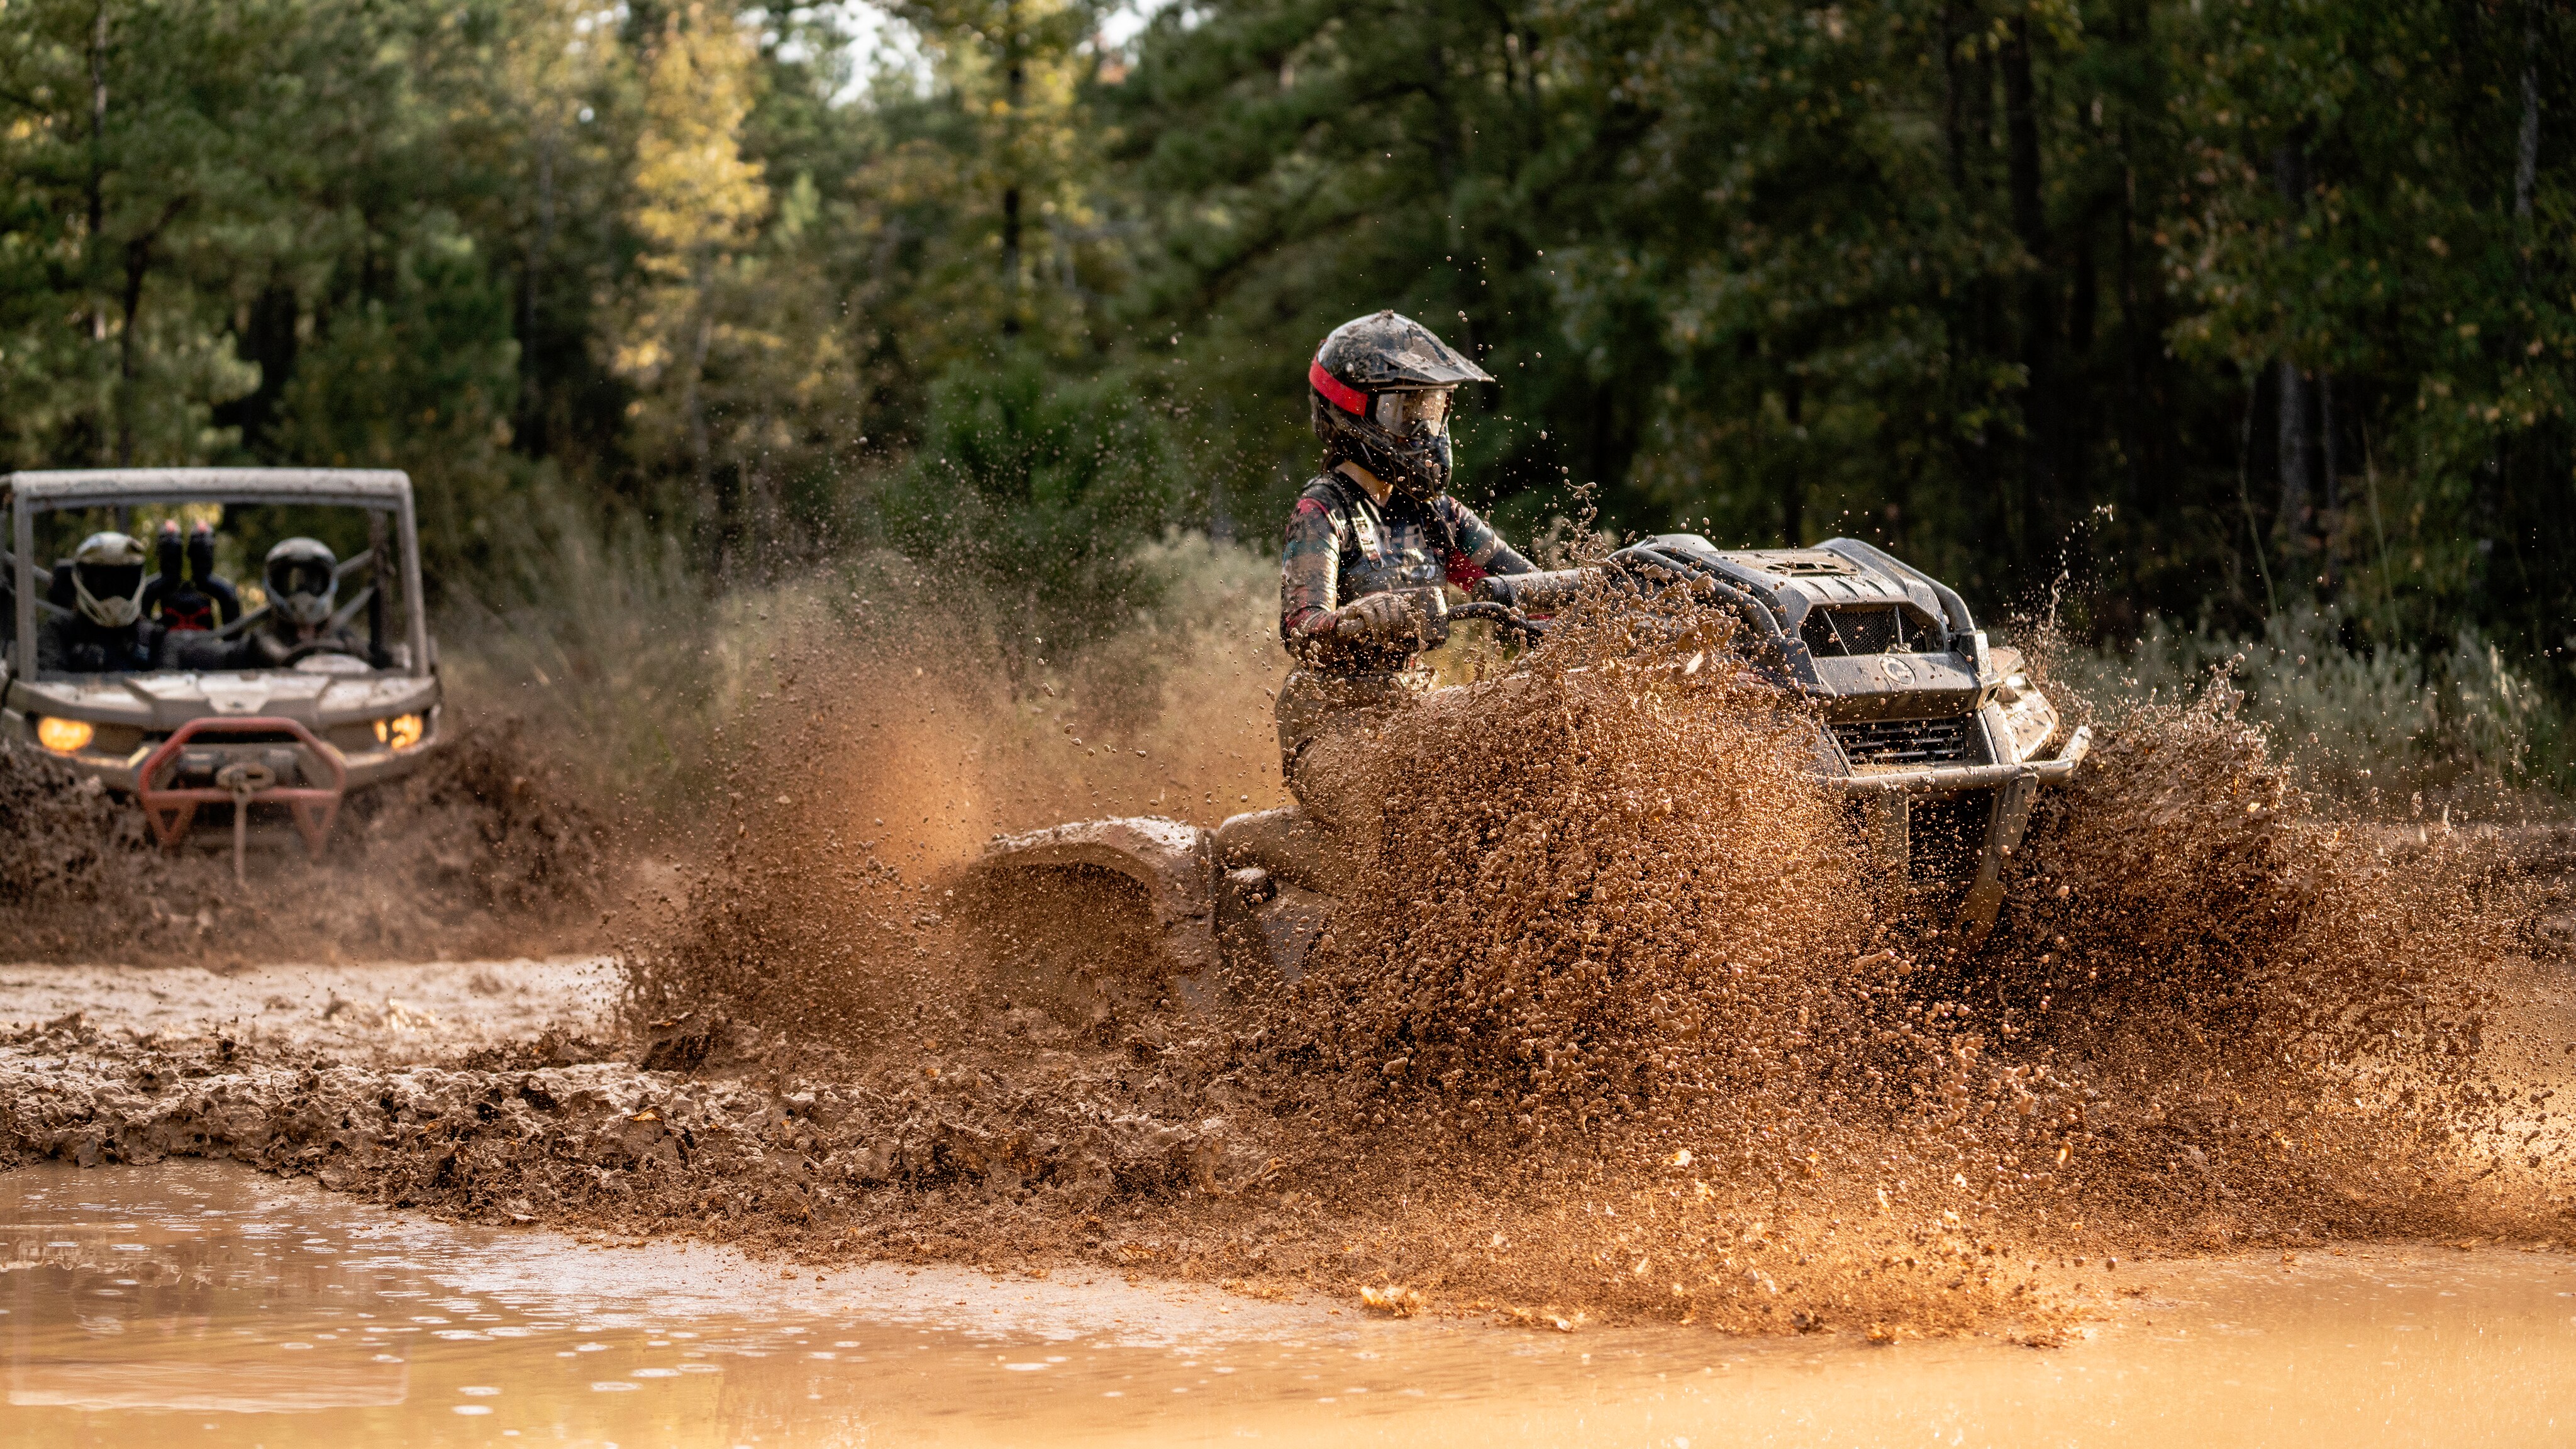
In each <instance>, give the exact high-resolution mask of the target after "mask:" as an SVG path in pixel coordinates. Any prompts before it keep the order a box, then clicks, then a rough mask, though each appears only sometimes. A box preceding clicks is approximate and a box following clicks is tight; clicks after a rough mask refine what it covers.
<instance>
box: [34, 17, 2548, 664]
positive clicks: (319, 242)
mask: <svg viewBox="0 0 2576 1449" xmlns="http://www.w3.org/2000/svg"><path fill="white" fill-rule="evenodd" d="M2571 42H2576V21H2571V19H2570V17H2569V14H2568V12H2567V11H2566V10H2565V8H2564V7H2561V6H2554V5H2548V4H2543V3H2539V0H2335V3H2329V0H2260V3H2251V0H1851V3H1839V4H1813V3H1805V0H1800V3H1789V0H1729V3H1722V4H1714V5H1711V4H1682V3H1670V0H1473V3H1470V0H1377V3H1372V4H1366V5H1354V4H1345V3H1338V0H1194V3H1187V4H1163V5H1157V4H1151V3H1145V4H1135V3H1130V4H1118V5H1112V4H1106V3H1100V0H902V3H894V4H890V5H887V6H884V7H867V6H862V5H858V4H848V5H838V6H828V5H827V6H797V7H784V6H778V7H756V6H748V5H740V4H732V3H726V0H695V3H685V0H630V3H626V4H620V5H606V4H600V3H595V0H439V3H436V4H432V3H428V0H233V3H228V4H225V5H220V6H217V5H204V4H196V3H185V0H0V171H5V175H6V177H7V187H6V191H5V195H0V463H5V464H6V465H8V466H20V467H24V466H83V465H96V464H106V463H118V462H134V463H186V462H255V461H295V462H316V463H341V462H345V463H372V464H385V465H393V466H400V467H404V468H408V469H410V470H411V471H412V473H413V475H414V476H415V477H416V478H417V479H419V480H420V483H421V486H422V491H423V496H424V499H425V516H426V517H427V519H428V521H429V523H430V526H431V535H432V540H433V543H434V546H435V550H436V552H437V555H438V557H437V563H438V565H439V567H440V569H441V571H442V575H443V577H445V578H447V579H448V580H449V586H450V587H451V588H452V589H456V590H462V591H470V590H482V591H485V592H487V593H488V592H492V591H495V590H502V591H506V589H507V588H509V587H518V586H517V585H510V584H508V583H507V581H509V580H512V579H517V580H521V581H522V582H523V583H524V581H525V580H527V579H529V578H531V577H533V576H538V575H542V572H543V570H542V569H541V568H540V569H536V570H535V571H534V573H533V574H532V571H531V565H530V563H529V560H528V559H527V558H525V557H522V556H521V555H524V554H526V553H527V552H528V551H530V550H532V549H533V550H537V551H538V552H539V553H542V552H543V551H544V550H545V549H547V548H552V547H555V546H556V545H554V544H549V543H547V542H546V540H547V539H550V538H556V537H557V536H558V535H559V534H560V531H561V530H562V529H564V528H567V527H573V526H575V523H574V522H568V521H567V520H577V521H579V526H581V527H584V528H587V529H589V530H591V533H592V535H593V537H594V538H595V539H606V538H610V537H646V536H657V537H659V538H661V539H663V540H665V545H664V547H666V548H667V549H668V550H670V553H669V556H671V557H677V558H680V559H682V560H684V561H685V567H686V569H687V571H688V572H689V573H690V574H691V575H692V576H694V577H695V578H697V579H698V580H699V581H700V585H701V586H702V587H705V588H708V589H720V588H722V587H724V586H726V585H729V584H733V583H739V582H745V581H758V580H762V579H765V578H768V577H772V576H774V575H776V574H777V573H778V572H779V571H780V570H782V569H786V568H790V567H797V566H802V565H805V564H807V563H810V562H812V561H814V560H817V559H822V558H827V557H830V556H833V555H835V554H837V553H840V552H844V551H847V550H851V549H855V548H868V547H893V548H897V549H901V550H903V551H904V552H907V553H909V554H911V555H912V556H914V557H915V558H918V559H923V560H931V561H939V562H940V563H941V564H942V565H943V566H945V567H951V568H954V569H956V570H959V571H962V572H965V573H968V574H971V575H974V576H976V577H979V578H982V579H985V580H987V581H989V582H992V583H995V584H997V585H1002V586H1004V587H1005V589H1006V591H1009V592H1012V593H1014V595H1015V596H1016V597H1020V598H1023V599H1025V601H1026V607H1025V609H1023V610H1021V611H1020V612H1019V614H1018V615H1016V616H1015V622H1012V623H1010V624H1009V625H1008V627H1009V628H1012V629H1017V630H1020V631H1023V632H1025V633H1027V634H1029V635H1030V636H1032V637H1043V636H1045V635H1047V634H1048V633H1049V631H1053V632H1054V634H1055V635H1057V636H1058V637H1062V638H1066V639H1078V638H1080V637H1083V636H1084V635H1085V632H1086V631H1090V632H1094V633H1096V632H1098V631H1099V630H1101V629H1104V628H1108V627H1111V626H1112V624H1113V622H1114V621H1115V620H1116V619H1117V618H1118V617H1120V615H1121V611H1122V610H1127V609H1130V608H1132V607H1134V606H1136V605H1137V604H1139V603H1141V602H1145V601H1148V600H1150V597H1151V595H1152V592H1153V588H1154V579H1153V577H1152V570H1151V569H1150V568H1148V567H1146V566H1144V565H1142V564H1140V563H1138V562H1137V560H1138V559H1139V558H1140V557H1142V555H1141V554H1140V553H1139V549H1140V546H1141V545H1143V544H1145V543H1147V542H1149V541H1152V540H1156V539H1159V538H1160V537H1162V536H1163V535H1164V534H1165V533H1166V532H1167V531H1168V530H1172V529H1182V530H1201V531H1207V532H1210V533H1212V534H1214V535H1215V536H1217V537H1218V538H1219V539H1225V538H1238V539H1241V540H1244V541H1245V542H1247V543H1250V544H1253V545H1255V546H1260V547H1267V546H1268V545H1269V542H1270V540H1271V538H1272V536H1273V532H1274V529H1275V527H1276V522H1277V519H1278V517H1279V516H1280V514H1281V512H1282V510H1283V509H1284V506H1285V504H1286V501H1287V500H1288V499H1289V498H1290V497H1291V496H1293V494H1294V493H1295V491H1296V490H1297V488H1298V487H1300V486H1301V485H1302V483H1303V481H1304V480H1305V478H1306V477H1307V475H1308V472H1309V469H1310V466H1311V454H1312V445H1311V442H1310V440H1309V439H1308V437H1307V436H1306V432H1305V402H1304V388H1303V383H1302V364H1303V362H1304V359H1305V357H1306V355H1307V352H1308V349H1310V348H1311V347H1312V346H1313V344H1314V342H1315V340H1316V339H1317V338H1318V337H1320V336H1321V334H1322V333H1323V332H1324V331H1325V330H1326V329H1328V328H1329V327H1331V326H1332V325H1334V324H1335V323H1338V322H1340V321H1342V320H1344V319H1346V318H1348V317H1350V316H1352V315H1354V314H1357V313H1359V312H1362V311H1366V310H1370V309H1374V308H1376V307H1381V306H1394V307H1398V308H1400V309H1403V310H1405V311H1407V312H1410V313H1411V314H1413V315H1414V316H1416V317H1419V318H1421V319H1422V320H1424V321H1425V322H1428V323H1429V324H1431V325H1432V326H1433V327H1435V328H1437V329H1439V330H1440V331H1442V333H1443V334H1444V335H1446V336H1448V337H1449V338H1450V340H1451V341H1453V342H1455V343H1457V344H1458V345H1460V346H1463V347H1466V348H1469V349H1471V350H1472V351H1474V352H1475V353H1476V355H1478V356H1479V357H1480V358H1482V359H1483V361H1484V363H1485V365H1486V366H1487V368H1488V369H1489V370H1491V371H1492V372H1493V373H1494V374H1495V375H1496V376H1497V378H1499V379H1500V382H1499V383H1498V384H1497V385H1496V386H1494V387H1491V388H1485V389H1482V390H1481V391H1482V393H1483V395H1482V396H1481V397H1478V398H1476V399H1473V400H1472V401H1471V403H1470V406H1469V407H1468V409H1467V414H1466V418H1465V420H1464V424H1463V426H1464V437H1463V443H1464V456H1465V460H1466V461H1465V467H1464V470H1463V477H1464V480H1465V481H1464V491H1465V492H1466V494H1467V495H1468V496H1469V498H1470V500H1471V501H1473V502H1475V503H1477V504H1479V505H1480V506H1485V507H1489V508H1490V509H1491V510H1492V511H1493V512H1494V513H1495V514H1496V515H1497V516H1498V517H1499V518H1500V519H1501V520H1503V521H1504V522H1505V523H1506V524H1507V525H1508V526H1509V527H1510V528H1511V529H1513V530H1514V531H1516V532H1520V533H1527V532H1530V531H1534V530H1536V529H1539V528H1541V527H1542V526H1544V525H1545V524H1547V523H1548V521H1549V520H1551V519H1554V518H1558V517H1560V516H1568V515H1577V514H1580V513H1581V512H1582V511H1583V510H1584V509H1586V508H1594V509H1597V510H1598V522H1599V524H1600V525H1601V526H1605V527H1609V528H1613V529H1625V530H1659V529H1666V528H1671V527H1675V526H1682V525H1687V526H1690V527H1694V528H1703V529H1705V530H1706V531H1708V532H1710V533H1712V534H1713V535H1715V536H1717V537H1719V538H1721V539H1723V540H1726V541H1730V542H1742V543H1749V544H1769V543H1778V542H1782V541H1788V540H1795V541H1809V540H1813V539H1816V538H1821V537H1825V536H1828V535H1831V534H1835V533H1847V534H1855V535H1859V536H1864V537H1870V538H1875V539H1879V540H1882V541H1884V542H1886V543H1888V544H1889V545H1890V546H1891V547H1894V548H1895V549H1897V550H1898V551H1899V552H1901V553H1904V554H1906V555H1908V556H1910V557H1914V558H1918V559H1920V560H1922V561H1923V562H1924V563H1925V564H1926V565H1927V566H1930V567H1932V568H1934V569H1936V570H1939V571H1942V572H1944V573H1945V574H1946V575H1948V576H1949V577H1951V578H1954V579H1956V580H1958V581H1959V582H1960V583H1961V584H1962V585H1963V586H1964V587H1965V588H1966V589H1967V591H1968V592H1969V593H1970V596H1971V598H1972V599H1973V600H1974V601H1975V602H1977V603H1979V604H1980V605H1981V606H1983V607H1984V608H1986V609H1988V610H1989V611H1993V610H1996V609H1999V608H2001V609H2012V608H2022V609H2037V608H2045V607H2051V606H2053V607H2055V608H2056V609H2057V611H2058V612H2059V615H2060V617H2061V618H2062V619H2064V620H2065V621H2066V622H2067V623H2068V624H2069V625H2070V626H2071V627H2072V628H2074V629H2075V630H2076V631H2077V633H2078V634H2079V635H2082V636H2086V637H2091V638H2097V639H2110V640H2115V641H2124V640H2128V639H2132V638H2136V637H2139V636H2140V635H2141V634H2142V633H2143V632H2144V631H2146V630H2148V628H2149V620H2150V619H2151V617H2162V618H2167V619H2172V620H2175V621H2178V624H2179V627H2181V628H2183V629H2185V630H2186V631H2200V632H2203V633H2205V632H2207V631H2211V630H2215V631H2218V632H2219V634H2222V635H2224V634H2227V633H2231V632H2232V633H2234V634H2238V635H2244V636H2248V637H2251V636H2256V635H2261V634H2262V633H2263V631H2264V630H2265V629H2266V628H2267V627H2269V626H2270V625H2272V624H2273V623H2274V622H2275V621H2277V620H2280V619H2282V618H2284V617H2286V616H2288V615H2290V614H2292V613H2293V612H2298V611H2304V612H2298V618H2299V619H2300V620H2302V621H2303V622H2302V623H2301V624H2300V625H2299V628H2300V629H2302V630H2313V629H2316V628H2323V629H2324V630H2325V631H2326V634H2327V636H2328V637H2331V638H2333V639H2335V640H2336V641H2338V642H2339V643H2340V644H2341V645H2342V646H2343V647H2345V648H2348V649H2355V650H2360V651H2363V652H2365V653H2367V652H2370V651H2376V650H2381V649H2391V650H2412V651H2416V652H2417V653H2419V654H2422V655H2423V656H2424V657H2427V658H2433V657H2448V656H2450V655H2452V654H2455V653H2457V652H2458V649H2459V647H2460V646H2459V643H2458V641H2459V637H2460V631H2461V630H2462V629H2463V628H2464V627H2465V628H2468V629H2471V630H2472V631H2475V632H2476V634H2477V636H2478V637H2479V638H2480V639H2482V640H2485V641H2488V642H2489V643H2491V644H2492V646H2493V648H2494V650H2495V651H2496V652H2495V655H2494V657H2495V658H2498V659H2500V660H2502V661H2504V663H2505V664H2506V665H2508V666H2509V667H2510V668H2512V669H2514V670H2516V671H2519V672H2520V676H2521V677H2524V678H2527V679H2529V680H2531V681H2534V682H2536V683H2537V685H2538V686H2539V687H2540V688H2541V690H2542V691H2543V692H2544V693H2546V694H2548V695H2552V696H2555V697H2557V698H2559V699H2561V700H2564V699H2567V698H2568V697H2570V696H2571V695H2576V673H2571V671H2570V669H2569V667H2568V663H2567V661H2568V659H2569V657H2570V656H2569V652H2568V651H2569V650H2570V649H2571V648H2576V570H2571V569H2569V568H2567V567H2565V566H2564V565H2563V562H2562V561H2563V560H2564V559H2566V558H2567V557H2569V556H2570V553H2571V550H2576V506H2571V505H2576V430H2571V426H2570V418H2569V407H2570V397H2569V390H2570V382H2571V376H2576V265H2571V262H2576V188H2572V187H2571V185H2570V179H2571V176H2576V172H2571V169H2570V165H2569V159H2570V156H2571V153H2572V152H2576V94H2571V90H2570V76H2571V74H2576V66H2571V65H2570V64H2569V63H2568V62H2569V61H2570V60H2571V59H2576V44H2572V43H2571ZM656 557H657V558H660V557H663V555H660V554H657V555H656ZM656 567H657V568H661V567H662V565H660V564H657V565H656ZM658 576H659V575H657V577H658ZM2318 620H2322V621H2324V622H2323V623H2322V624H2319V623H2317V622H2316V621H2318ZM2300 637H2302V638H2305V637H2307V635H2306V634H2301V636H2300ZM2481 647H2484V646H2481Z"/></svg>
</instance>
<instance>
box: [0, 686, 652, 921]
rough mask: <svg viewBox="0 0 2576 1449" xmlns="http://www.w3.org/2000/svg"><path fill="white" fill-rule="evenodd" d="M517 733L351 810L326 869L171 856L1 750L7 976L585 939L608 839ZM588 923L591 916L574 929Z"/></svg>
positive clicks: (473, 736)
mask: <svg viewBox="0 0 2576 1449" xmlns="http://www.w3.org/2000/svg"><path fill="white" fill-rule="evenodd" d="M562 777H563V772H562V771H561V770H560V769H559V768H557V767H556V766H555V765H554V764H553V763H552V762H551V761H550V760H549V759H548V758H547V757H546V756H545V754H544V752H542V751H541V750H538V749H536V748H534V747H533V746H532V745H531V744H530V742H529V741H528V739H527V738H526V736H525V734H524V732H523V731H522V730H521V729H520V727H519V726H518V724H517V723H516V722H515V721H511V720H507V719H503V720H496V721H488V722H486V721H478V722H475V723H470V724H468V725H466V726H465V727H464V729H463V730H462V731H461V732H460V733H459V735H458V737H457V738H456V739H454V740H453V741H451V742H450V743H449V744H448V745H447V746H446V748H445V749H443V750H442V751H440V752H439V753H438V754H437V755H436V756H435V757H433V758H432V759H431V760H430V761H429V762H428V763H427V764H426V765H425V766H423V767H422V769H421V770H420V771H419V772H418V773H416V774H414V775H412V776H409V777H407V778H405V779H403V780H400V781H397V782H395V783H393V784H391V785H389V786H387V787H385V788H384V789H381V790H377V791H374V792H371V793H367V794H363V795H360V796H357V797H355V798H353V799H352V800H350V802H349V804H348V806H347V808H346V809H345V810H343V812H342V814H341V817H340V820H339V822H338V824H337V825H336V826H335V828H334V830H333V833H332V840H331V849H330V852H329V854H328V855H327V856H326V857H325V859H323V860H322V861H320V862H308V861H306V860H305V859H304V858H303V856H302V854H301V852H300V851H295V852H292V853H289V854H286V855H283V856H280V857H279V858H277V859H273V860H272V859H267V858H264V856H262V855H255V856H254V858H253V860H252V861H251V876H252V878H251V882H250V885H249V888H248V889H247V890H245V889H243V888H241V887H239V886H236V885H235V883H234V881H233V879H232V862H231V858H230V856H229V855H226V854H221V853H217V852H208V851H200V850H195V849H183V850H180V851H176V852H165V851H162V850H160V849H158V848H156V847H155V846H154V845H153V843H152V841H151V840H150V838H149V836H148V832H147V831H146V829H145V827H144V824H143V818H142V815H141V813H140V811H138V810H137V809H136V808H135V807H134V806H133V804H132V803H131V802H128V801H120V800H117V799H114V798H113V797H111V796H109V795H108V794H107V793H106V792H105V791H103V790H101V789H99V788H97V786H96V785H95V783H94V782H87V783H85V782H83V781H82V780H81V779H80V777H79V776H77V775H75V774H74V773H73V772H72V771H70V770H68V769H66V768H65V767H63V766H62V765H60V764H59V763H57V762H55V761H53V760H50V759H47V758H45V757H44V756H42V755H41V754H38V753H36V752H34V751H31V750H27V749H24V748H22V747H17V746H12V745H0V821H6V822H7V828H6V829H0V941H5V942H6V943H7V944H6V946H5V948H0V953H4V954H5V956H6V957H7V958H8V959H12V960H81V961H98V960H130V961H142V962H149V961H159V960H171V959H185V960H187V961H191V962H199V963H206V962H212V963H223V962H239V963H248V962H252V961H275V960H279V959H282V958H294V959H306V960H345V959H350V958H376V959H381V958H385V957H391V956H402V955H411V956H429V955H442V954H443V955H517V954H526V953H528V952H531V951H534V952H539V953H542V952H545V951H548V950H551V949H559V948H566V947H570V946H575V945H579V944H583V943H584V942H585V941H586V940H587V939H593V938H595V933H596V930H597V924H598V922H597V917H596V915H595V914H592V913H594V912H596V910H597V909H598V903H599V900H600V898H601V896H602V895H603V894H604V893H605V891H606V890H607V889H608V887H609V885H610V883H611V880H610V878H611V876H612V874H613V871H612V867H611V862H610V851H609V845H608V831H607V829H606V827H605V825H604V822H603V820H602V819H601V817H600V816H599V815H598V813H596V812H594V811H592V810H591V809H589V808H588V807H586V806H585V805H584V804H583V803H582V802H581V801H580V799H579V798H578V796H577V794H576V793H575V792H574V791H572V790H570V789H568V788H566V787H565V784H564V781H563V778H562ZM585 916H587V917H588V919H587V920H585V919H584V918H585Z"/></svg>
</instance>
